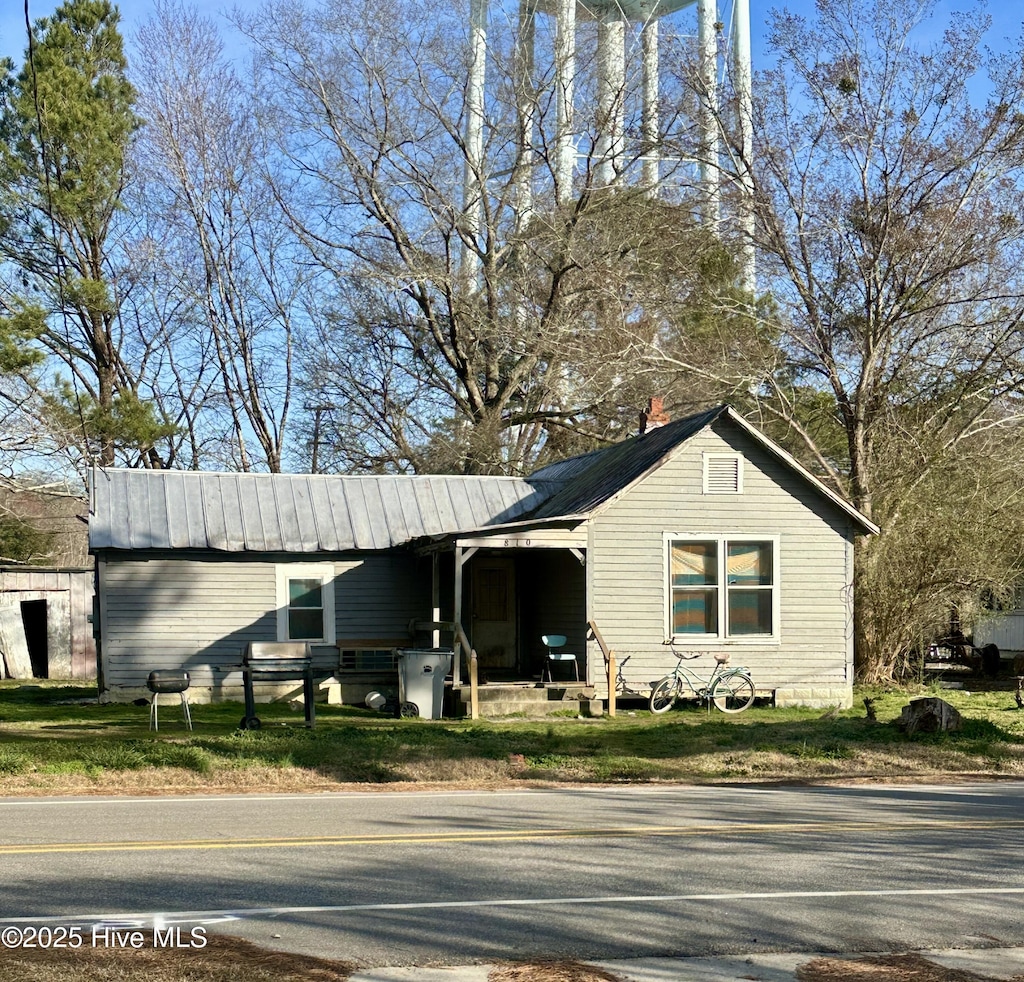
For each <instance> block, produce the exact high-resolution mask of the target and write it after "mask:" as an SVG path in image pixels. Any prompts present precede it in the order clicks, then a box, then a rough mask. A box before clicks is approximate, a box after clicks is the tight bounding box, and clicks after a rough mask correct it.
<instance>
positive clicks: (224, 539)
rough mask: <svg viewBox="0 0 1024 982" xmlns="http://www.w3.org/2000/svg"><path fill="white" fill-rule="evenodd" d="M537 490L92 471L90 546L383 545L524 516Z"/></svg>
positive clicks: (466, 480) (404, 480) (481, 483)
mask: <svg viewBox="0 0 1024 982" xmlns="http://www.w3.org/2000/svg"><path fill="white" fill-rule="evenodd" d="M543 497H544V494H543V492H542V491H538V490H537V489H535V488H534V487H533V486H532V485H530V484H529V483H527V482H526V481H525V480H522V479H521V478H514V477H455V476H436V477H434V476H430V477H419V476H415V477H414V476H409V475H387V476H359V477H349V476H335V475H319V474H214V473H204V472H199V471H155V470H120V469H102V470H97V471H96V473H95V477H94V480H93V488H92V501H93V512H92V514H91V516H90V519H89V543H90V547H91V548H92V549H93V550H97V549H214V550H218V551H222V552H292V553H315V552H343V551H345V550H349V549H360V550H362V549H388V548H391V547H392V546H396V545H400V544H402V543H403V542H409V541H411V540H413V539H417V538H422V537H424V536H432V535H444V534H446V533H449V532H459V531H464V530H471V529H477V528H482V527H485V526H488V525H492V524H500V523H502V522H510V521H515V520H516V519H520V518H524V517H525V516H526V515H527V514H529V512H530V511H531V510H532V509H534V508H535V507H536V506H537V505H538V504H540V502H541V501H542V500H543Z"/></svg>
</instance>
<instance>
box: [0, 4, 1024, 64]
mask: <svg viewBox="0 0 1024 982" xmlns="http://www.w3.org/2000/svg"><path fill="white" fill-rule="evenodd" d="M58 2H59V0H28V3H29V16H30V17H31V19H32V20H35V19H36V18H38V17H43V16H45V15H47V14H49V13H51V12H52V11H53V9H54V8H55V7H56V6H57V4H58ZM262 2H263V0H232V2H229V3H225V4H216V3H210V2H205V3H198V4H197V6H199V7H201V8H202V9H203V10H204V11H207V12H208V11H214V10H230V9H232V8H233V7H238V8H239V9H242V10H249V9H254V8H256V7H258V6H260V5H261V3H262ZM720 2H721V0H720ZM750 3H751V8H750V20H751V32H752V34H753V45H754V62H755V64H754V67H755V69H756V68H757V67H758V62H759V60H760V59H759V55H760V52H761V47H762V45H761V39H762V37H763V35H764V30H765V23H766V21H767V19H768V12H769V10H771V9H772V8H778V7H783V6H786V7H788V8H789V9H790V10H792V11H794V12H795V13H804V14H811V13H813V10H814V0H789V2H787V3H782V2H778V0H750ZM24 5H25V0H4V2H0V54H5V55H10V56H11V57H13V58H14V59H15V61H16V62H18V63H20V61H21V57H22V52H23V51H24V48H25V13H24ZM119 6H120V8H121V17H122V23H123V25H124V28H125V33H126V34H130V32H131V30H132V28H133V27H134V26H135V25H137V24H139V23H141V22H142V21H144V20H145V19H146V17H147V16H148V15H149V12H150V10H151V9H152V3H151V0H123V2H122V3H120V4H119ZM970 6H971V2H970V0H942V2H941V3H940V4H939V18H938V22H939V23H942V22H944V21H945V19H946V17H947V16H948V14H949V12H951V11H954V10H963V9H966V8H968V7H970ZM989 12H990V13H991V15H992V20H993V25H992V30H991V31H990V32H989V36H988V39H987V40H988V42H989V44H990V45H991V46H992V47H993V48H996V49H999V48H1003V47H1005V39H1006V38H1016V37H1017V36H1018V35H1019V34H1020V31H1021V23H1022V20H1024V11H1022V9H1021V7H1020V6H1019V4H1018V2H1017V0H992V2H991V3H990V4H989ZM226 23H227V22H226V20H225V24H226Z"/></svg>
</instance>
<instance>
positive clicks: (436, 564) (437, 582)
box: [430, 549, 441, 648]
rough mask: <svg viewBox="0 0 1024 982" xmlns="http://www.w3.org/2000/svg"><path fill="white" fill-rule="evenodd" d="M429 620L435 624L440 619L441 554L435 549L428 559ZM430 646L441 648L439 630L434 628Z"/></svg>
mask: <svg viewBox="0 0 1024 982" xmlns="http://www.w3.org/2000/svg"><path fill="white" fill-rule="evenodd" d="M430 619H431V620H432V621H433V622H434V623H435V624H436V623H437V622H438V621H439V620H440V619H441V554H440V553H439V552H438V551H437V550H436V549H435V550H434V552H433V554H432V555H431V557H430ZM430 646H431V647H432V648H440V647H441V631H440V628H436V627H435V628H434V632H433V634H432V635H431V644H430Z"/></svg>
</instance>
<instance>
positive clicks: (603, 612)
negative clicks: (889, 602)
mask: <svg viewBox="0 0 1024 982" xmlns="http://www.w3.org/2000/svg"><path fill="white" fill-rule="evenodd" d="M705 451H712V452H714V451H718V452H728V451H738V452H740V453H742V454H743V455H744V457H745V460H744V463H743V469H744V473H743V491H742V493H741V494H717V495H710V494H704V493H703V489H702V453H703V452H705ZM590 526H591V529H590V534H591V548H590V553H589V564H590V569H589V570H588V573H589V577H590V589H591V610H592V615H593V617H594V619H595V621H596V623H597V626H598V628H599V630H600V631H601V632H602V635H603V636H604V638H605V640H606V642H607V643H608V645H609V646H610V647H611V648H613V649H614V650H615V652H616V654H617V656H618V658H619V659H620V660H621V659H622V658H623V657H625V656H627V655H629V656H631V660H630V662H629V665H628V666H627V667H626V670H625V676H626V678H627V679H628V680H629V681H630V682H631V683H632V684H633V685H634V686H635V687H637V688H639V687H641V686H646V685H648V684H649V683H650V682H651V681H652V680H653V679H656V678H659V677H660V676H662V675H664V674H665V673H667V672H668V671H669V670H670V669H671V668H672V667H673V666H674V665H675V658H674V657H673V655H672V653H671V650H670V649H669V647H668V646H667V645H666V644H664V641H665V638H666V636H667V631H668V625H667V570H666V557H665V545H664V533H667V532H678V533H708V534H709V535H722V534H725V535H728V534H729V533H734V534H736V533H738V534H764V535H766V536H778V537H779V585H778V590H779V598H780V617H779V621H780V623H779V632H778V634H779V640H778V642H777V643H775V642H773V643H751V642H739V641H726V642H696V641H695V642H693V643H689V644H687V645H685V646H684V645H678V646H677V647H680V648H682V647H689V648H690V649H691V650H700V651H709V652H710V651H719V650H722V649H723V648H728V649H729V651H730V654H731V663H732V664H733V665H746V666H747V667H748V668H749V669H750V670H751V673H752V674H753V676H754V680H755V682H756V684H757V686H758V689H759V690H767V689H776V688H779V687H799V688H808V687H811V686H818V687H822V686H824V687H828V686H833V687H837V688H841V687H843V686H845V685H848V684H849V683H850V682H851V681H852V647H851V645H852V642H851V638H852V600H851V586H850V584H851V566H852V558H851V553H852V545H851V535H852V532H851V529H850V526H849V519H848V517H847V516H846V515H844V514H843V513H842V512H841V511H840V510H839V509H838V508H836V507H834V506H833V505H832V504H830V503H829V502H827V501H826V500H824V499H823V498H822V497H821V496H820V495H818V494H816V493H815V492H814V491H813V490H811V488H810V487H808V486H807V485H806V484H805V482H803V481H802V480H801V479H800V478H799V476H798V475H797V474H795V473H793V472H792V471H791V470H790V469H789V468H788V467H785V466H783V465H782V464H781V463H779V462H778V460H777V459H776V458H775V457H773V456H772V455H770V454H769V453H768V452H767V451H766V450H764V449H763V448H762V447H761V446H759V445H757V444H755V443H754V442H753V441H752V440H750V439H749V437H747V436H746V434H744V433H743V432H742V431H740V430H739V429H738V428H737V427H735V426H733V425H731V424H729V423H728V422H727V421H720V422H719V423H716V424H715V426H714V427H713V429H709V430H706V431H704V432H702V433H700V434H698V435H697V436H696V437H694V438H693V439H691V440H690V441H688V442H687V443H686V444H685V445H684V446H683V447H681V448H680V449H679V450H677V451H676V453H675V454H674V455H673V456H672V457H671V458H669V459H668V460H666V461H665V463H664V464H663V465H662V466H661V467H659V468H658V469H657V470H656V471H655V472H653V473H652V474H650V475H649V476H648V477H647V478H646V479H644V480H643V481H641V482H640V483H639V484H637V485H635V486H634V487H632V488H631V489H629V490H627V491H626V492H624V493H623V494H622V495H621V496H620V497H619V498H618V499H617V500H615V501H613V502H612V503H610V505H609V506H608V507H607V508H606V509H605V510H604V511H603V512H601V513H600V514H598V515H597V516H595V517H593V518H592V519H591V521H590ZM594 647H595V646H594V645H593V644H591V648H592V649H593V648H594ZM693 665H695V666H696V667H697V668H698V669H699V670H700V671H701V672H703V673H705V674H706V673H708V672H710V669H711V667H712V661H711V659H710V658H707V659H704V660H702V661H698V662H694V663H693ZM604 688H605V687H603V686H602V691H604Z"/></svg>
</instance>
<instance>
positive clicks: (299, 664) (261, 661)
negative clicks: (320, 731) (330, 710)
mask: <svg viewBox="0 0 1024 982" xmlns="http://www.w3.org/2000/svg"><path fill="white" fill-rule="evenodd" d="M299 679H301V680H302V696H303V702H304V703H305V708H306V726H308V727H313V726H315V725H316V708H315V706H314V705H313V655H312V652H311V651H310V648H309V645H308V644H307V643H306V642H304V641H276V642H274V641H252V642H250V643H249V644H248V645H246V648H245V652H244V653H243V655H242V685H243V687H244V688H245V715H244V716H243V717H242V722H241V723H240V724H239V727H240V728H241V729H243V730H258V729H259V728H260V726H261V725H262V724H261V722H260V718H259V716H257V715H256V696H255V694H254V692H253V682H254V681H256V680H260V681H265V682H297V681H298V680H299Z"/></svg>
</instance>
